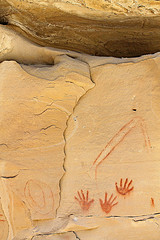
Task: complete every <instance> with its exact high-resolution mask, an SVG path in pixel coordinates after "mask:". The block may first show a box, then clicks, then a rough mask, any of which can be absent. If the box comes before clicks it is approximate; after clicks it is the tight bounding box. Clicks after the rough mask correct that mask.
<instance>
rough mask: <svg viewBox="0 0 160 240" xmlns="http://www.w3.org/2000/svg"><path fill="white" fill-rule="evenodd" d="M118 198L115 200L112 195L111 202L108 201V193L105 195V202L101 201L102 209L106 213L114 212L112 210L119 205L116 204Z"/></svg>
mask: <svg viewBox="0 0 160 240" xmlns="http://www.w3.org/2000/svg"><path fill="white" fill-rule="evenodd" d="M116 198H117V196H116V197H114V198H113V193H112V195H111V196H110V198H109V200H108V201H107V193H105V198H104V202H103V201H102V199H99V202H100V205H101V208H102V210H103V211H104V212H105V213H109V212H110V211H111V210H112V208H113V207H114V206H115V205H117V204H118V202H116V203H114V201H115V200H116Z"/></svg>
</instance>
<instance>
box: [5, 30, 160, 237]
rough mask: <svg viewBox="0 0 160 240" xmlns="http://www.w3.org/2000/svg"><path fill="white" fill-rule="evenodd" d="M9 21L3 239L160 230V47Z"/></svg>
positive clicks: (155, 234) (119, 234) (127, 234)
mask: <svg viewBox="0 0 160 240" xmlns="http://www.w3.org/2000/svg"><path fill="white" fill-rule="evenodd" d="M0 31H1V35H0V42H1V45H0V61H1V63H0V92H1V94H0V105H1V108H0V111H1V115H0V129H1V131H0V139H1V141H0V150H1V151H0V197H1V198H0V234H1V235H0V237H1V239H2V240H24V239H25V240H51V239H55V240H66V239H68V240H74V239H81V240H101V239H110V240H115V239H116V240H122V239H125V238H127V239H128V240H134V239H135V238H136V239H138V240H144V239H145V240H151V239H153V240H159V235H160V231H159V228H158V226H159V224H160V223H159V221H160V204H159V201H160V199H159V192H160V181H159V169H160V161H159V154H160V144H159V99H160V89H159V66H160V55H159V54H158V53H157V54H155V55H150V56H149V55H148V56H145V57H141V58H137V59H136V58H132V59H116V58H112V57H110V58H106V57H104V58H102V57H93V56H89V55H84V54H79V53H76V52H71V51H66V50H57V49H53V48H43V47H40V46H38V45H36V44H33V43H31V42H30V41H28V40H26V39H24V38H23V37H21V36H20V35H17V34H15V33H14V32H13V31H12V30H10V29H9V28H8V27H5V26H3V27H1V28H0ZM112 194H113V195H112Z"/></svg>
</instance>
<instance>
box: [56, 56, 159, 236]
mask: <svg viewBox="0 0 160 240" xmlns="http://www.w3.org/2000/svg"><path fill="white" fill-rule="evenodd" d="M159 64H160V58H159V57H156V58H153V59H146V60H142V61H140V62H137V63H120V64H103V65H101V66H97V67H96V66H94V67H93V68H91V75H92V79H93V81H94V82H95V87H94V88H93V89H92V90H91V91H89V92H88V93H87V94H86V95H85V96H84V97H83V98H82V99H81V101H80V102H79V104H78V105H77V106H76V108H75V110H74V115H76V116H77V121H78V126H79V127H78V128H77V130H76V133H75V134H74V136H72V138H70V139H69V140H67V142H66V146H65V152H66V159H65V171H66V173H65V175H64V177H63V188H62V195H61V203H60V207H59V209H58V216H64V213H65V214H66V215H71V214H73V216H75V226H76V227H77V225H78V226H82V225H83V226H84V229H83V234H82V232H81V233H80V235H79V231H78V232H77V233H78V236H79V238H80V239H102V238H104V239H105V238H106V239H108V237H109V238H110V239H115V238H116V236H115V235H114V236H110V235H108V233H107V232H108V231H114V229H115V227H116V226H117V224H118V225H119V223H118V222H119V221H121V219H123V220H122V221H124V222H125V224H126V227H127V228H128V231H131V232H132V233H133V236H134V237H135V236H136V237H137V238H138V239H141V234H142V232H141V231H138V232H137V233H135V228H134V225H133V224H132V223H133V222H136V223H137V224H136V225H138V222H140V221H145V220H144V216H146V219H150V217H151V218H153V219H154V216H156V215H155V214H158V215H157V221H159V211H160V205H159V204H158V202H159V198H160V196H159V191H160V184H159V169H160V160H159V154H160V148H159V127H158V126H159V118H158V117H157V116H158V115H159V110H158V108H157V109H156V106H157V107H158V103H159V100H158V99H160V98H159V95H158V94H159V93H160V92H159V91H158V89H159V88H158V85H159V83H158V82H159V78H158V75H159V68H158V66H159ZM97 65H98V64H97ZM155 97H156V100H157V101H156V100H155ZM84 109H85V111H84ZM72 125H73V119H72V118H70V119H69V121H68V128H67V130H66V132H65V134H66V138H67V136H68V135H69V134H70V131H71V130H72ZM69 189H70V191H69ZM81 189H82V190H81ZM77 191H78V192H77ZM68 192H70V194H68ZM89 196H90V198H89ZM93 199H94V202H93ZM78 203H79V205H78ZM159 203H160V202H159ZM83 204H86V205H84V206H86V207H84V206H83ZM80 206H82V207H80ZM83 209H85V210H86V211H83ZM116 216H118V217H119V220H116ZM82 217H83V221H82V220H80V219H81V218H82ZM98 217H100V218H102V219H103V221H104V223H103V224H104V225H105V224H109V225H108V227H107V230H106V231H107V232H106V231H104V232H103V230H102V229H103V227H104V226H103V227H102V226H101V225H99V223H98V221H97V222H96V223H95V225H96V224H97V228H99V229H101V232H103V234H102V233H101V234H100V236H98V235H96V236H94V232H96V231H98V230H92V231H93V235H92V234H91V236H92V237H91V236H89V235H88V237H86V235H85V228H86V229H87V226H88V229H90V225H92V223H93V222H94V221H95V219H94V218H96V219H97V218H98ZM136 217H139V219H138V220H135V218H136ZM88 218H89V219H88ZM112 218H113V221H112V220H111V219H112ZM125 218H126V219H127V220H126V221H125V220H124V219H125ZM132 218H133V219H134V220H132ZM76 219H77V220H76ZM114 219H115V220H114ZM85 220H86V222H85ZM155 221H156V220H155ZM82 222H83V224H82ZM111 222H112V223H111ZM157 224H158V222H157ZM73 225H74V224H73ZM139 226H140V224H139ZM146 226H148V228H149V220H148V222H147V223H146ZM152 227H153V228H154V220H153V221H152V224H151V228H150V229H149V230H148V232H151V231H152V230H151V229H153V228H152ZM95 228H96V227H95ZM108 228H109V229H110V230H108ZM73 229H74V227H73ZM122 229H123V228H121V227H118V230H117V227H116V231H118V232H117V234H118V235H117V236H119V237H118V238H117V239H118V240H119V239H123V237H124V235H123V234H122V232H121V231H123V230H122ZM129 229H130V230H129ZM142 229H143V227H142ZM99 231H100V230H99ZM127 234H128V235H127V239H133V238H132V236H131V234H130V233H129V232H127ZM158 234H159V230H158V229H157V230H156V233H155V239H157V236H158ZM93 236H94V238H93ZM122 236H123V237H122ZM149 236H150V233H149V234H148V235H147V234H146V233H144V235H143V238H144V237H145V239H150V237H149Z"/></svg>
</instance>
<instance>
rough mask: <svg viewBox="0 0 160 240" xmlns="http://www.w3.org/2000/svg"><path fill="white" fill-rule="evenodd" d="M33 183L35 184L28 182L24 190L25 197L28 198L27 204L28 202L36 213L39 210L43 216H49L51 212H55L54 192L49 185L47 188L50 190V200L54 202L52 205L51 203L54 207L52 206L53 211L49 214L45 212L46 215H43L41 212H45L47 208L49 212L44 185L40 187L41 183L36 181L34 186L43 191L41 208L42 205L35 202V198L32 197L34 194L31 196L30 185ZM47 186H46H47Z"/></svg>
mask: <svg viewBox="0 0 160 240" xmlns="http://www.w3.org/2000/svg"><path fill="white" fill-rule="evenodd" d="M31 182H33V183H34V180H28V181H27V183H26V185H25V188H24V195H25V197H26V200H27V202H28V204H29V205H30V207H31V208H34V209H35V211H36V209H37V208H38V209H39V210H38V209H37V211H38V212H40V213H41V214H48V213H49V212H50V211H51V210H53V203H54V200H53V199H54V197H53V192H52V190H51V189H50V187H49V186H48V185H47V188H48V190H49V198H51V199H50V201H52V203H51V205H52V206H50V207H51V209H49V210H48V211H47V212H45V213H43V211H41V210H44V211H45V208H46V210H47V204H46V197H45V192H44V190H43V187H42V186H43V185H42V186H40V183H38V182H37V181H35V183H34V184H36V185H37V186H38V187H39V188H40V190H41V193H42V199H41V200H43V205H42V206H41V205H40V204H38V202H37V201H35V199H34V198H33V196H32V194H31V191H30V190H31V189H30V187H31V186H30V184H29V183H31ZM45 186H46V184H45ZM29 198H30V199H29ZM48 201H49V199H48Z"/></svg>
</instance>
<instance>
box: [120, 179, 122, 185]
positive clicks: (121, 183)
mask: <svg viewBox="0 0 160 240" xmlns="http://www.w3.org/2000/svg"><path fill="white" fill-rule="evenodd" d="M120 187H122V178H121V180H120Z"/></svg>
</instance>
